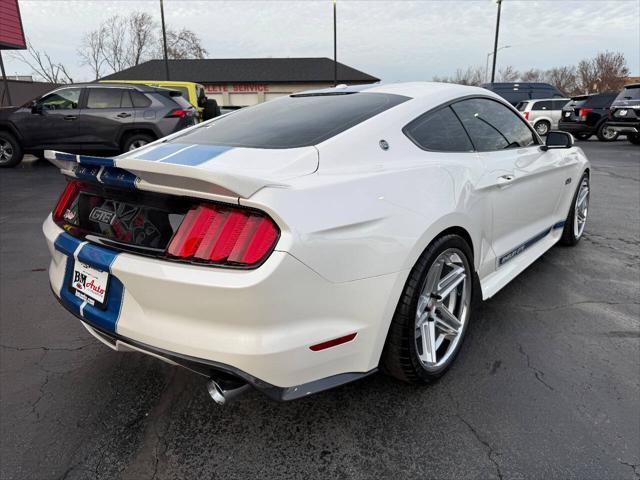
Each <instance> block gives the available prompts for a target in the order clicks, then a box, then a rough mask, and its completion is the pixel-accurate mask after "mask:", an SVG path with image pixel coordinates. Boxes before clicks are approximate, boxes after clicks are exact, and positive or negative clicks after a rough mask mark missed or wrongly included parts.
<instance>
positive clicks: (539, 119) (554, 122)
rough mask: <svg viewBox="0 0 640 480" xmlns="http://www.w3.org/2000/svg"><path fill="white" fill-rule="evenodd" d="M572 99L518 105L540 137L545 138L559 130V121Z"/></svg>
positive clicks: (551, 99) (544, 100) (527, 102)
mask: <svg viewBox="0 0 640 480" xmlns="http://www.w3.org/2000/svg"><path fill="white" fill-rule="evenodd" d="M569 100H570V99H568V98H547V99H537V100H525V101H522V102H520V103H518V104H517V105H516V108H517V109H518V110H519V111H520V113H522V116H523V117H524V118H525V119H526V120H527V121H528V122H529V124H531V126H532V127H533V128H535V129H536V132H538V135H540V136H544V135H546V134H547V133H549V131H550V130H557V129H558V121H559V120H560V116H561V115H562V107H564V106H565V105H566V104H567V102H568V101H569Z"/></svg>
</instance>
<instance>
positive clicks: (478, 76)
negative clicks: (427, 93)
mask: <svg viewBox="0 0 640 480" xmlns="http://www.w3.org/2000/svg"><path fill="white" fill-rule="evenodd" d="M483 78H484V69H483V68H482V67H479V66H478V67H467V69H466V70H463V69H461V68H459V69H457V70H456V73H455V74H454V75H453V76H451V77H446V76H445V77H438V76H434V77H433V79H432V80H433V81H434V82H443V83H458V84H460V85H480V84H481V83H482V81H483Z"/></svg>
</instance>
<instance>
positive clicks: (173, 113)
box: [165, 108, 189, 118]
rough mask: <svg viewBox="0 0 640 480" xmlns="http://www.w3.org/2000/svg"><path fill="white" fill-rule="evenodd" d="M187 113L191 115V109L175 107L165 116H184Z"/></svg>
mask: <svg viewBox="0 0 640 480" xmlns="http://www.w3.org/2000/svg"><path fill="white" fill-rule="evenodd" d="M187 115H189V110H185V109H184V108H174V109H173V110H171V111H170V112H169V113H167V114H166V115H165V118H182V117H186V116H187Z"/></svg>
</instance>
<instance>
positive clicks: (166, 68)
mask: <svg viewBox="0 0 640 480" xmlns="http://www.w3.org/2000/svg"><path fill="white" fill-rule="evenodd" d="M160 17H161V18H162V44H163V46H164V75H165V77H166V78H165V80H169V57H168V56H167V28H166V27H165V24H164V3H163V0H160Z"/></svg>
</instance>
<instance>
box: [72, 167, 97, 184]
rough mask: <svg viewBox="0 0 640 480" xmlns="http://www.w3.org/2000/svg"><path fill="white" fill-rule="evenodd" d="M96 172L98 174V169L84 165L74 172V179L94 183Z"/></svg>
mask: <svg viewBox="0 0 640 480" xmlns="http://www.w3.org/2000/svg"><path fill="white" fill-rule="evenodd" d="M98 172H100V167H87V166H84V165H78V166H77V167H76V169H75V170H74V173H75V174H76V177H77V178H79V179H80V180H87V181H90V182H95V181H96V177H97V176H98Z"/></svg>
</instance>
